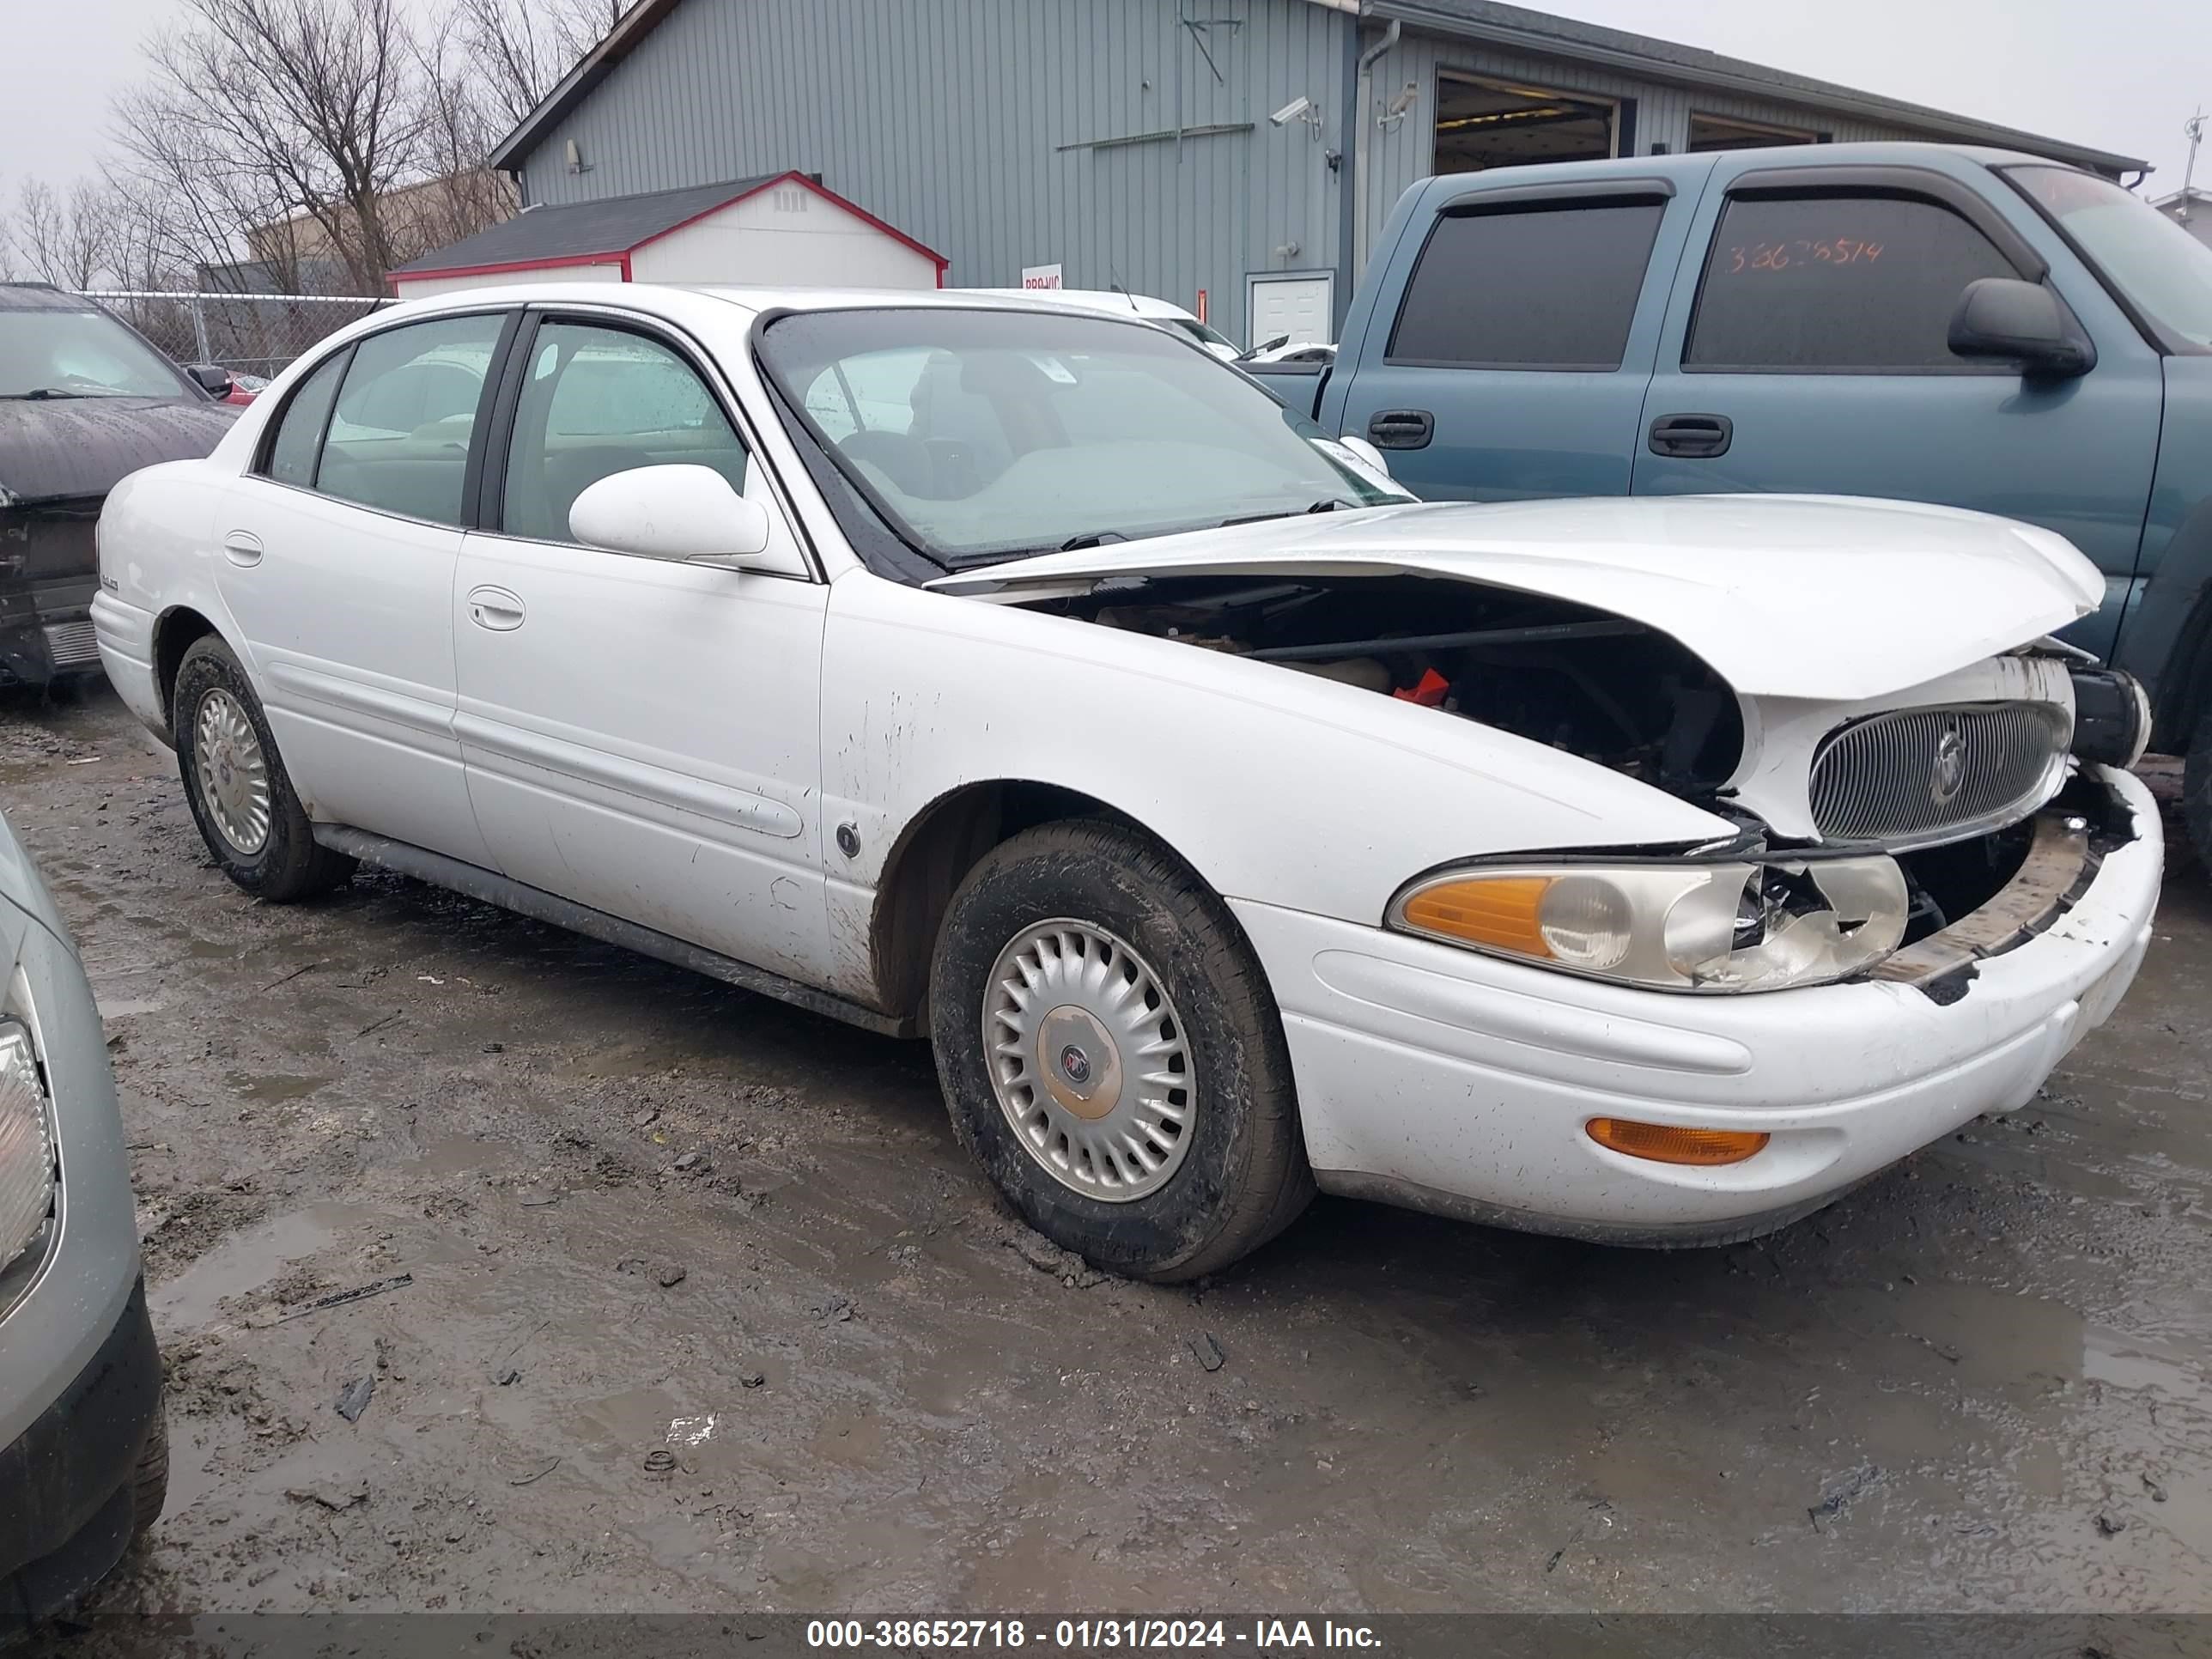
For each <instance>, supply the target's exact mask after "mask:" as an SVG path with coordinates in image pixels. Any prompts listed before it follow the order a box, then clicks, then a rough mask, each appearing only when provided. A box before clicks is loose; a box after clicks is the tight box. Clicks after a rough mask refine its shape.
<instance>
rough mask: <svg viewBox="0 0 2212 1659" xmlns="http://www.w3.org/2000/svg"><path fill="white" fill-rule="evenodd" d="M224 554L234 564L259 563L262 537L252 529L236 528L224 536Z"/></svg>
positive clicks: (249, 564)
mask: <svg viewBox="0 0 2212 1659" xmlns="http://www.w3.org/2000/svg"><path fill="white" fill-rule="evenodd" d="M222 556H223V557H224V558H226V559H228V560H229V561H230V562H232V563H233V564H239V565H246V566H252V565H257V564H259V563H260V562H261V538H260V537H258V536H257V535H255V534H254V533H253V532H252V531H250V530H234V531H232V532H230V533H229V534H228V536H225V537H224V538H222Z"/></svg>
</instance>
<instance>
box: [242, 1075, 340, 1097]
mask: <svg viewBox="0 0 2212 1659" xmlns="http://www.w3.org/2000/svg"><path fill="white" fill-rule="evenodd" d="M223 1081H224V1082H226V1083H228V1085H230V1086H231V1087H232V1088H234V1089H235V1090H237V1091H238V1093H239V1097H240V1099H242V1100H257V1101H263V1102H277V1101H286V1100H298V1099H301V1097H305V1096H307V1095H311V1094H313V1093H314V1092H315V1091H316V1090H318V1089H319V1088H321V1087H322V1086H323V1085H325V1084H328V1083H335V1082H336V1081H337V1079H335V1078H329V1077H297V1076H294V1075H291V1074H289V1073H283V1072H232V1073H228V1074H227V1075H226V1076H225V1077H224V1079H223Z"/></svg>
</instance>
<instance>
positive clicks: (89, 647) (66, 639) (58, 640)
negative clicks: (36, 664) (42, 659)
mask: <svg viewBox="0 0 2212 1659" xmlns="http://www.w3.org/2000/svg"><path fill="white" fill-rule="evenodd" d="M46 655H47V656H48V658H49V659H52V663H53V665H54V666H55V667H57V668H82V667H84V666H85V665H87V664H88V663H95V662H98V661H99V660H100V642H99V641H97V640H95V639H94V637H93V633H92V619H91V618H90V617H86V618H84V619H83V620H82V621H80V622H66V623H47V624H46Z"/></svg>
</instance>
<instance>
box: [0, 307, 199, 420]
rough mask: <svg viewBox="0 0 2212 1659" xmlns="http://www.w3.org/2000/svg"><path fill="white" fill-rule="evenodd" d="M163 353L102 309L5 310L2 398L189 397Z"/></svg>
mask: <svg viewBox="0 0 2212 1659" xmlns="http://www.w3.org/2000/svg"><path fill="white" fill-rule="evenodd" d="M190 396H191V393H190V392H187V391H186V390H185V386H184V382H183V380H182V378H181V377H180V376H179V374H178V373H177V371H176V370H175V369H174V368H171V367H170V366H169V363H168V362H167V359H166V358H164V357H163V356H161V353H160V352H158V351H156V350H155V349H154V348H153V347H151V346H149V345H148V344H147V343H145V342H144V341H143V340H142V339H140V338H139V337H137V335H135V334H133V333H132V332H131V331H130V330H129V329H127V328H125V327H124V326H123V325H122V324H120V323H118V322H117V321H116V320H115V319H113V318H112V317H111V316H109V315H108V314H107V313H106V312H103V311H47V310H44V309H41V310H38V311H0V398H185V397H190Z"/></svg>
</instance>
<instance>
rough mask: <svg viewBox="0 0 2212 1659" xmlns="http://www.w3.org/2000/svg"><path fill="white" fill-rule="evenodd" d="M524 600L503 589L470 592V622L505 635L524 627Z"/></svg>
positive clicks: (479, 589)
mask: <svg viewBox="0 0 2212 1659" xmlns="http://www.w3.org/2000/svg"><path fill="white" fill-rule="evenodd" d="M524 615H525V612H524V611H523V606H522V600H521V599H520V598H519V597H517V596H516V595H514V594H513V593H510V592H507V590H506V589H505V588H503V587H472V588H471V589H470V590H469V620H470V621H471V622H472V623H475V624H476V625H477V627H478V628H488V629H490V630H491V631H492V632H493V633H495V634H505V633H508V632H511V631H512V630H513V629H518V628H520V627H521V626H522V618H523V617H524Z"/></svg>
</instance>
